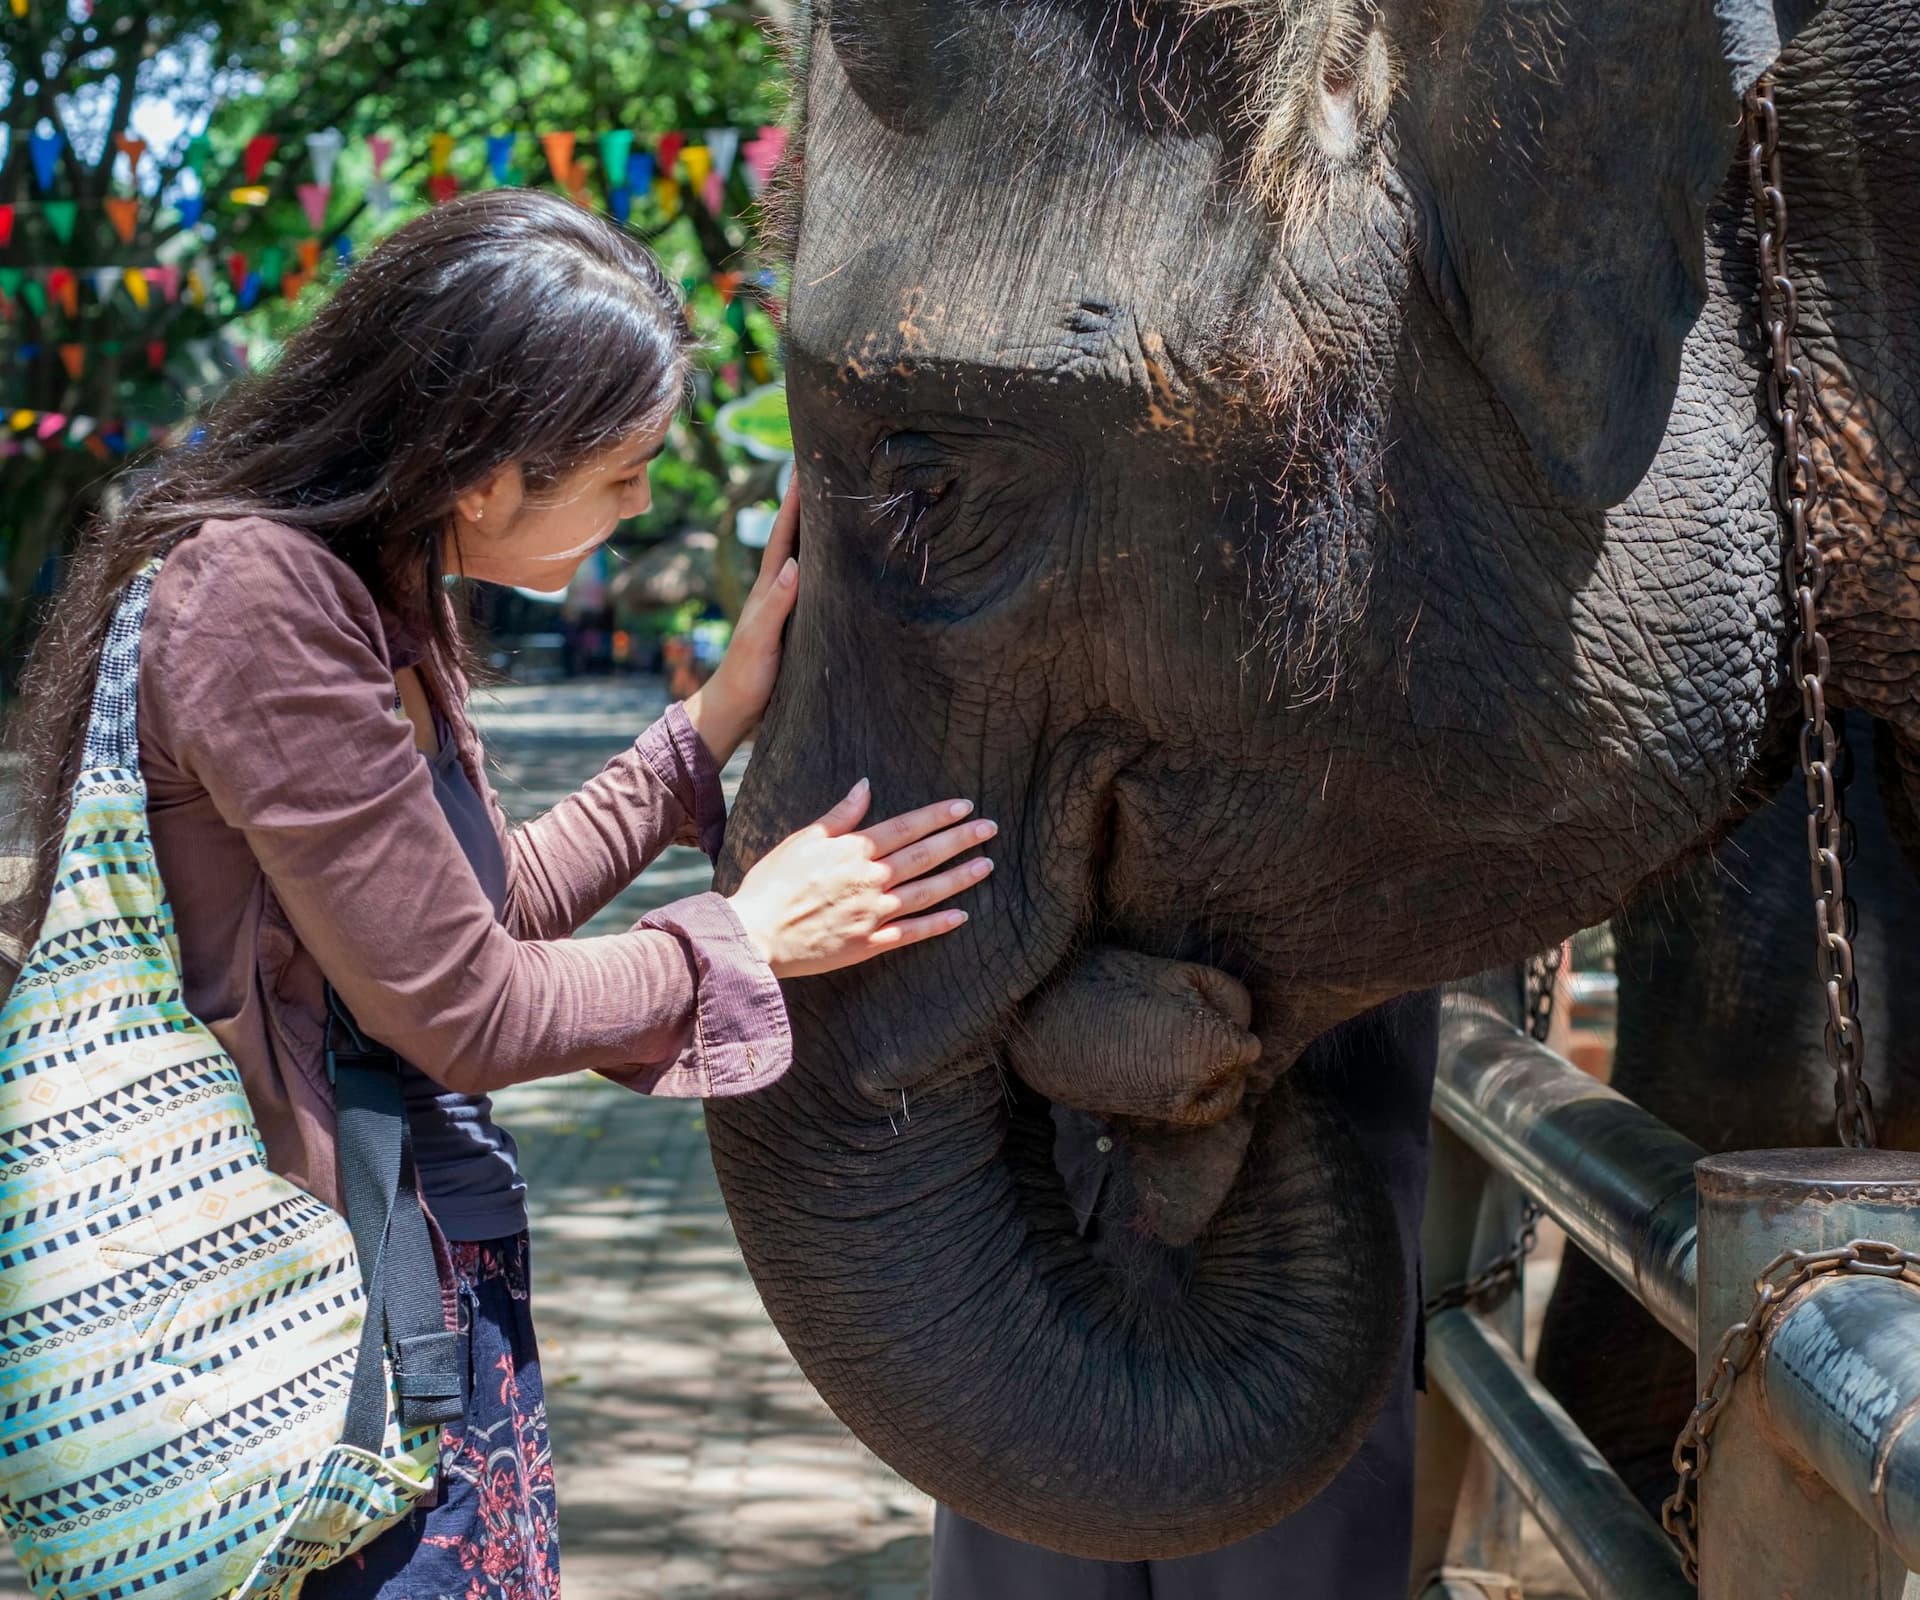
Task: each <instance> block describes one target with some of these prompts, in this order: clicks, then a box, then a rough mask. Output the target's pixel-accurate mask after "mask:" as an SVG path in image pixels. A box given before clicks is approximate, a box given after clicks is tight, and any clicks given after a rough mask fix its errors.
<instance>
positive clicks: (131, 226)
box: [100, 195, 140, 244]
mask: <svg viewBox="0 0 1920 1600" xmlns="http://www.w3.org/2000/svg"><path fill="white" fill-rule="evenodd" d="M100 203H101V205H103V206H105V207H106V211H107V220H108V221H109V222H111V223H112V224H113V231H114V232H115V233H117V234H119V235H120V242H121V243H122V244H132V243H133V236H134V233H135V232H136V231H137V230H138V228H139V226H140V202H139V201H138V200H135V199H132V198H130V197H123V196H120V195H108V196H107V198H106V199H105V200H103V201H101V202H100Z"/></svg>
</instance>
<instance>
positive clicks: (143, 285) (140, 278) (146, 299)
mask: <svg viewBox="0 0 1920 1600" xmlns="http://www.w3.org/2000/svg"><path fill="white" fill-rule="evenodd" d="M120 281H121V282H122V283H124V284H125V285H126V286H127V293H128V294H129V295H131V296H132V297H133V303H134V304H135V305H137V306H138V307H139V308H140V309H141V310H142V311H145V310H146V309H147V307H148V306H150V305H151V304H152V303H153V294H152V291H150V290H149V289H148V288H147V275H146V274H145V273H144V272H142V271H141V270H140V269H139V268H138V267H128V268H127V269H126V271H125V272H123V273H121V274H120Z"/></svg>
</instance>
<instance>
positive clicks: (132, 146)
mask: <svg viewBox="0 0 1920 1600" xmlns="http://www.w3.org/2000/svg"><path fill="white" fill-rule="evenodd" d="M113 147H114V149H116V150H118V151H119V152H120V154H121V155H123V156H125V157H126V158H127V170H128V171H130V172H131V173H132V174H133V175H134V177H135V178H138V177H139V176H140V158H141V157H142V156H143V155H145V154H146V153H147V141H146V140H145V139H134V138H129V137H128V136H127V135H126V134H124V133H116V134H115V135H114V136H113Z"/></svg>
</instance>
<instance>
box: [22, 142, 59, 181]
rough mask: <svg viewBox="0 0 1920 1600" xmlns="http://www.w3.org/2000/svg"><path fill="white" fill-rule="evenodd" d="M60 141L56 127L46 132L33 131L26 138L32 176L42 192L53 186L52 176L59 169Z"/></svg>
mask: <svg viewBox="0 0 1920 1600" xmlns="http://www.w3.org/2000/svg"><path fill="white" fill-rule="evenodd" d="M60 142H61V141H60V131H59V130H58V129H57V128H56V129H53V130H52V131H50V132H47V133H35V134H34V135H33V136H32V137H31V138H30V139H28V140H27V148H28V150H29V151H30V152H31V154H32V156H33V176H34V179H35V181H36V182H38V183H39V185H40V192H41V193H42V194H45V193H46V192H47V191H48V190H49V189H51V188H52V187H53V180H54V176H55V174H57V173H58V172H59V170H60Z"/></svg>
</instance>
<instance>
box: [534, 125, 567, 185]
mask: <svg viewBox="0 0 1920 1600" xmlns="http://www.w3.org/2000/svg"><path fill="white" fill-rule="evenodd" d="M573 146H574V137H573V135H572V134H570V133H543V134H541V135H540V148H541V149H543V150H544V151H546V153H547V167H548V170H550V171H551V172H552V173H553V181H554V182H555V183H565V182H566V181H567V174H568V173H570V172H571V171H573Z"/></svg>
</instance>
